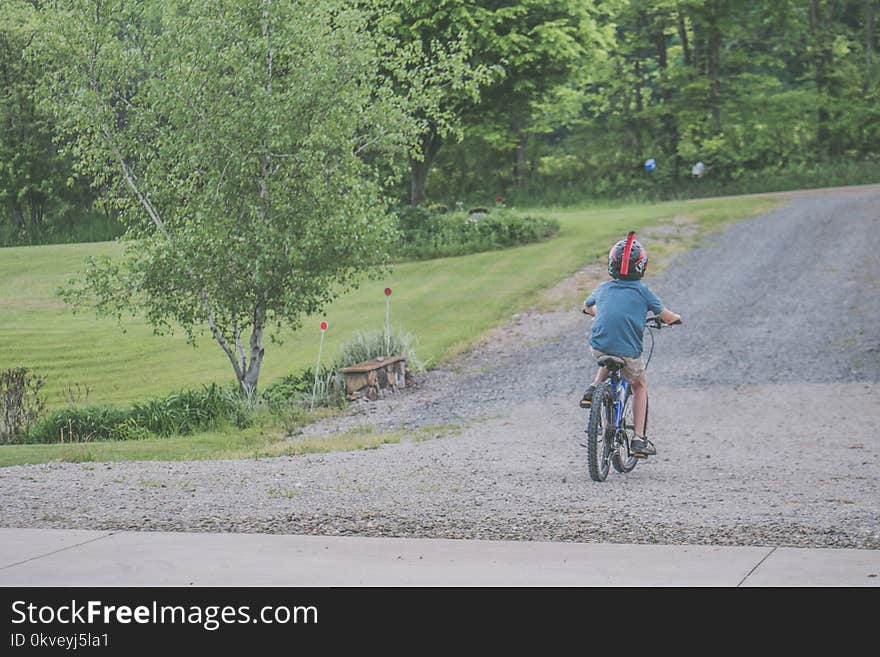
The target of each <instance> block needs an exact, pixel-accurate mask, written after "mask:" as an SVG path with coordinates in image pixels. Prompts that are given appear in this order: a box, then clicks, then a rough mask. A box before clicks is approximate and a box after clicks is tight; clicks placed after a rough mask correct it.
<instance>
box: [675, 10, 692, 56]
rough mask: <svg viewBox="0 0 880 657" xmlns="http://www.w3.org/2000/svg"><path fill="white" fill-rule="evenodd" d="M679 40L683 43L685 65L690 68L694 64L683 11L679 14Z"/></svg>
mask: <svg viewBox="0 0 880 657" xmlns="http://www.w3.org/2000/svg"><path fill="white" fill-rule="evenodd" d="M678 40H679V41H681V51H682V55H683V56H684V65H685V66H690V65H691V62H692V60H691V48H690V44H689V43H688V33H687V26H686V25H685V22H684V14H683V13H682V12H681V11H679V12H678Z"/></svg>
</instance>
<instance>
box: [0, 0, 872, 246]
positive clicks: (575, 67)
mask: <svg viewBox="0 0 880 657" xmlns="http://www.w3.org/2000/svg"><path fill="white" fill-rule="evenodd" d="M353 3H354V4H360V5H365V6H368V7H371V8H372V9H373V10H375V11H376V14H377V16H379V17H380V18H381V20H382V21H384V23H385V24H386V25H387V24H388V22H389V21H390V23H391V24H392V25H393V26H394V27H393V29H394V30H395V32H396V35H397V38H398V40H399V43H400V44H401V47H402V48H403V47H407V48H414V49H416V50H420V51H421V52H422V53H423V55H424V60H425V61H435V62H446V63H448V64H449V65H448V66H446V68H444V67H443V66H439V65H438V71H439V73H438V74H437V75H436V76H435V77H434V78H430V77H425V76H423V77H421V78H419V80H420V82H419V84H420V85H422V86H421V87H418V88H415V89H413V88H409V89H406V90H403V91H402V93H408V94H424V95H425V97H426V98H430V99H431V107H432V110H431V111H430V112H426V113H425V114H424V116H421V117H418V118H419V119H420V120H419V121H418V123H417V124H418V126H419V130H418V132H417V134H415V135H414V137H413V138H412V139H411V143H412V144H413V146H412V148H411V149H410V151H409V152H406V153H404V152H402V153H401V155H400V162H399V169H398V173H399V175H398V176H397V177H396V178H394V177H393V176H389V180H393V181H394V182H393V183H392V185H391V186H390V187H389V192H390V193H392V194H393V195H395V196H396V197H397V198H398V199H399V202H400V203H401V205H406V204H422V205H428V206H436V205H443V206H446V207H448V208H452V207H455V206H464V207H467V206H470V205H487V204H492V203H496V202H497V203H504V204H517V205H530V204H554V203H575V202H584V201H588V200H592V199H621V198H625V199H628V200H632V199H645V200H657V199H665V198H682V197H693V196H706V195H712V194H721V193H736V192H752V191H770V190H775V189H787V188H796V187H810V186H821V185H832V184H851V183H863V182H876V181H878V180H880V64H878V54H877V48H878V33H880V30H878V23H880V20H878V14H880V0H749V1H745V0H743V1H738V0H607V1H603V0H522V1H520V2H512V1H505V0H455V1H446V0H437V1H433V2H430V1H427V0H376V1H374V2H366V1H362V2H355V0H353ZM154 4H156V5H157V6H160V5H161V0H155V3H154ZM56 5H57V2H53V1H51V0H2V2H0V126H2V132H0V245H2V244H13V243H35V242H44V241H85V240H93V239H107V238H109V237H113V236H115V235H116V234H117V232H116V231H117V230H118V227H117V226H116V223H115V221H114V218H113V217H112V216H108V214H107V213H106V212H105V211H104V210H103V209H102V205H101V202H100V201H101V196H102V190H101V185H100V181H93V180H89V179H86V178H84V177H82V176H80V175H78V173H77V169H76V167H75V162H76V157H77V153H74V152H71V149H70V148H65V146H68V144H65V143H64V141H63V140H59V139H58V136H57V135H58V134H60V132H61V131H60V130H58V128H59V126H58V125H57V121H58V120H59V119H58V118H57V117H53V116H52V114H51V113H50V112H49V111H48V110H44V104H43V103H42V102H41V101H40V93H39V89H40V87H41V81H42V77H43V75H44V74H45V72H44V71H42V70H41V68H40V64H39V61H40V60H39V58H38V56H37V54H36V53H35V51H34V48H33V47H32V44H33V42H34V39H35V35H37V34H38V33H39V32H40V30H44V29H45V27H44V26H45V25H46V24H47V22H46V21H44V20H43V18H44V17H45V15H46V14H47V13H51V12H53V11H54V10H55V7H56ZM377 20H378V19H377ZM444 71H445V74H444ZM432 80H433V82H432ZM456 80H458V81H459V82H460V81H461V80H467V83H456ZM404 83H405V80H403V81H401V84H402V85H403V84H404ZM652 158H653V159H654V160H655V161H656V168H655V169H653V170H652V171H648V170H646V167H645V162H646V161H647V160H648V159H652ZM698 162H702V163H703V164H704V166H705V169H704V174H703V175H702V176H700V177H697V176H694V175H693V167H694V166H695V165H696V164H697V163H698Z"/></svg>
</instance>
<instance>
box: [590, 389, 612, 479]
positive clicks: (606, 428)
mask: <svg viewBox="0 0 880 657" xmlns="http://www.w3.org/2000/svg"><path fill="white" fill-rule="evenodd" d="M612 424H613V422H612V417H611V390H610V389H609V388H608V386H607V385H605V384H602V385H600V386H597V387H596V391H595V392H594V393H593V402H592V404H591V405H590V419H589V420H588V421H587V465H588V467H589V470H590V478H591V479H592V480H593V481H605V478H606V477H607V476H608V467H609V463H608V462H609V460H610V459H609V456H610V455H611V444H610V440H609V438H610V437H611V431H613V429H612Z"/></svg>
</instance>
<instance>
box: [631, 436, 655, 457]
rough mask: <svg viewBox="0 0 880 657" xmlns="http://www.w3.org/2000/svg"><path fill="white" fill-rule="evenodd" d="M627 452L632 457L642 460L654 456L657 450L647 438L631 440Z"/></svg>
mask: <svg viewBox="0 0 880 657" xmlns="http://www.w3.org/2000/svg"><path fill="white" fill-rule="evenodd" d="M629 451H630V453H631V454H632V455H633V456H635V457H637V458H640V459H643V458H645V457H646V456H654V455H655V454H656V453H657V448H656V447H654V443H652V442H651V441H650V440H648V439H647V438H644V439H643V438H633V439H632V440H630V441H629Z"/></svg>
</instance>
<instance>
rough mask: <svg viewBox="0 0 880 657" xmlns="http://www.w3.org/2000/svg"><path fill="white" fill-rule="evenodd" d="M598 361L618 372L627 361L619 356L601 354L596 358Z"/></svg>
mask: <svg viewBox="0 0 880 657" xmlns="http://www.w3.org/2000/svg"><path fill="white" fill-rule="evenodd" d="M596 362H597V363H598V364H599V366H600V367H607V368H608V369H609V370H611V371H612V372H617V371H618V370H622V369H623V367H624V365H626V363H625V362H624V361H623V358H619V357H617V356H609V355H607V354H606V355H605V356H599V358H597V359H596Z"/></svg>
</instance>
